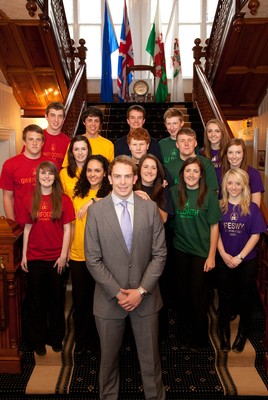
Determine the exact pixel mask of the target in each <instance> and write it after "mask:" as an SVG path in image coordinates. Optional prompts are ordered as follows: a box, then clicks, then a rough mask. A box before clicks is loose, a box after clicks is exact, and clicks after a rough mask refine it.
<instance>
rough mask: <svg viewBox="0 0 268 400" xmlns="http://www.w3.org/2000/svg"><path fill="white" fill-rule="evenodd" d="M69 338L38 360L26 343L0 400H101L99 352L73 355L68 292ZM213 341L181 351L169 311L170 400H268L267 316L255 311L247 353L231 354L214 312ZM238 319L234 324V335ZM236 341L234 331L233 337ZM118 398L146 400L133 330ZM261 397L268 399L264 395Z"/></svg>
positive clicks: (165, 363) (0, 378)
mask: <svg viewBox="0 0 268 400" xmlns="http://www.w3.org/2000/svg"><path fill="white" fill-rule="evenodd" d="M67 297H68V298H67V305H66V309H67V311H66V318H67V319H66V320H67V334H66V337H65V341H64V351H63V352H62V354H59V353H54V352H53V351H52V349H51V348H50V347H49V346H47V355H46V356H45V357H38V356H36V355H35V354H34V353H33V352H32V351H30V350H29V349H27V347H26V346H25V345H22V349H21V350H22V352H23V355H24V357H23V368H22V373H21V374H1V375H0V398H1V399H12V400H17V399H18V400H19V399H34V400H39V399H40V400H41V399H46V400H49V399H69V400H70V399H81V400H82V399H92V400H94V399H98V365H99V357H100V353H99V351H98V350H97V349H96V351H95V352H94V351H93V352H92V354H90V355H87V356H86V355H83V356H76V355H75V356H74V354H73V348H74V342H73V320H72V316H71V311H70V309H71V300H70V288H69V295H68V296H67ZM209 320H210V343H209V344H208V345H207V346H206V347H204V348H203V349H202V351H199V352H197V353H192V352H187V351H181V350H180V349H179V342H178V339H177V337H178V335H179V323H178V320H177V317H176V314H175V313H173V312H172V311H170V312H169V323H168V337H167V339H166V340H165V341H163V342H162V343H161V344H160V353H161V360H162V369H163V380H164V384H165V388H166V393H167V399H168V400H180V399H185V400H209V399H213V400H214V399H231V400H233V399H239V400H251V399H252V400H253V399H254V400H255V399H260V396H265V397H266V398H268V397H267V396H268V378H267V377H266V376H265V371H264V369H263V367H262V357H263V355H264V349H263V346H262V342H261V339H262V335H263V331H264V318H263V315H262V313H261V311H260V310H259V308H257V307H256V309H255V311H254V314H253V329H252V333H251V336H250V338H249V339H250V340H249V341H247V344H246V348H245V350H244V352H243V353H241V354H235V353H233V352H230V353H229V354H228V355H226V354H223V352H221V351H220V350H219V342H218V338H217V335H216V329H217V315H216V312H215V309H214V307H213V306H211V308H210V313H209ZM236 327H237V320H235V321H233V322H232V331H236ZM232 335H233V337H232V340H233V339H234V333H233V334H232ZM120 362H121V391H120V397H119V399H120V400H141V399H143V398H144V397H143V392H142V383H141V377H140V372H139V363H138V359H137V356H136V351H135V343H134V339H133V337H132V334H131V331H130V330H129V329H127V330H126V335H125V339H124V343H123V346H122V350H121V359H120ZM261 398H262V399H263V398H264V397H261Z"/></svg>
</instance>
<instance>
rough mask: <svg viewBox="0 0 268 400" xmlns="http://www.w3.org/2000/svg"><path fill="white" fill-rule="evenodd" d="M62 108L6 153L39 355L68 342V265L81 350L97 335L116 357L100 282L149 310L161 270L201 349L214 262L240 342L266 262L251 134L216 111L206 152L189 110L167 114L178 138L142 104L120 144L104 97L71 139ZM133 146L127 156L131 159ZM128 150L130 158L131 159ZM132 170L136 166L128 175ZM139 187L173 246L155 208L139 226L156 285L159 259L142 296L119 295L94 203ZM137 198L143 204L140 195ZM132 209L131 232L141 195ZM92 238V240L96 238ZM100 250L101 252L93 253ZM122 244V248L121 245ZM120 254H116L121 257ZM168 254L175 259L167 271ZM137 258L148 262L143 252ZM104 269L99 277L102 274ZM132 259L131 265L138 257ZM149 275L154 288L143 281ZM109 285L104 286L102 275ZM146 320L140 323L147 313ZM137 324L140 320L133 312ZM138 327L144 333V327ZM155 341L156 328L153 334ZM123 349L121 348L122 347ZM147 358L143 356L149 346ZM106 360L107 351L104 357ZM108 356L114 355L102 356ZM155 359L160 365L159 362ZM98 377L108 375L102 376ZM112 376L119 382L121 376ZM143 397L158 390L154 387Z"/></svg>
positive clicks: (226, 319)
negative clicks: (241, 135)
mask: <svg viewBox="0 0 268 400" xmlns="http://www.w3.org/2000/svg"><path fill="white" fill-rule="evenodd" d="M64 116H65V114H64V108H63V106H62V105H60V104H59V103H52V104H51V105H50V106H49V107H48V109H47V110H46V119H47V121H48V128H47V129H46V130H44V131H43V130H42V129H41V128H40V127H38V126H37V125H29V126H28V127H26V128H25V129H24V132H23V141H24V144H25V146H24V148H23V150H22V153H21V154H19V155H18V156H15V157H13V158H11V159H10V160H7V161H6V162H5V163H4V165H3V169H2V172H1V177H0V187H1V188H2V189H3V199H4V210H5V214H6V217H7V218H10V219H12V220H16V221H17V222H19V223H20V224H21V226H22V227H23V228H24V240H23V252H22V262H21V267H22V270H23V271H24V272H26V273H27V277H28V290H27V299H28V301H27V317H26V329H27V336H26V337H27V339H28V341H29V343H30V344H31V345H32V346H33V348H34V350H35V351H36V353H37V354H38V355H45V354H46V347H45V345H46V344H50V345H51V346H52V348H53V350H54V351H56V352H57V351H61V350H62V341H63V338H64V334H65V321H64V298H65V297H64V296H65V293H64V270H65V268H66V265H67V264H68V266H69V267H70V271H71V279H72V296H73V309H74V312H73V318H74V324H75V342H76V347H75V353H76V354H77V355H79V354H84V353H87V352H91V351H92V348H95V347H96V346H98V344H99V337H100V339H101V350H102V354H104V355H102V357H105V356H106V357H108V356H107V351H108V350H107V349H106V347H107V339H106V336H107V331H106V334H105V333H104V332H105V331H103V329H104V326H103V325H102V324H103V322H102V323H100V319H99V318H98V312H100V313H101V311H98V307H100V306H99V304H98V305H96V302H95V303H94V299H93V297H94V288H95V282H96V285H97V296H98V295H99V297H100V298H102V296H103V295H104V297H105V296H106V298H105V300H107V302H108V303H111V302H114V299H115V297H116V299H117V301H118V304H119V306H120V307H121V308H122V309H123V310H124V311H125V312H127V313H128V314H129V315H132V314H135V310H136V308H137V309H141V310H143V308H142V307H144V303H145V304H146V302H147V304H150V301H151V299H150V296H149V299H148V296H147V295H148V294H149V295H152V294H154V293H155V290H156V289H155V285H156V282H157V281H158V280H159V283H160V289H161V294H162V297H163V298H164V305H165V298H166V297H169V295H170V294H167V286H170V287H172V288H173V290H174V296H172V298H173V299H175V300H174V304H173V305H174V308H175V309H176V311H177V312H178V316H179V320H180V324H181V329H180V332H181V334H180V337H179V341H180V346H181V349H187V350H190V351H198V349H199V348H200V347H202V346H204V345H206V343H207V341H208V319H207V310H208V303H209V274H210V273H211V271H212V270H214V269H215V271H216V279H215V282H214V284H215V287H216V288H217V290H218V295H219V310H218V311H219V339H220V347H221V350H222V351H229V350H230V349H231V344H230V318H231V315H232V314H233V313H234V311H235V313H238V314H239V315H240V322H239V328H238V333H237V337H236V339H235V341H234V343H233V345H232V350H233V351H236V352H241V351H243V349H244V346H245V342H246V339H247V337H248V334H249V329H250V316H251V309H252V292H253V288H254V277H255V272H256V266H257V252H256V251H257V250H256V246H257V243H258V240H259V237H260V233H262V232H264V231H266V229H267V228H266V225H265V223H264V220H263V218H262V215H261V212H260V209H259V207H260V202H261V193H262V192H263V191H264V189H263V184H262V180H261V177H260V174H259V172H258V171H257V170H256V169H254V168H252V167H250V166H248V165H247V159H246V147H245V144H244V142H243V141H242V140H241V139H229V137H228V135H227V132H226V129H225V127H224V125H223V124H222V123H221V121H218V120H211V121H209V122H208V123H207V125H206V128H205V132H204V148H203V149H202V150H201V151H200V152H199V150H198V146H197V138H196V134H195V132H194V131H193V130H192V129H191V128H186V127H184V126H183V125H184V120H183V114H182V112H181V111H180V110H179V109H178V108H169V109H168V110H167V111H166V112H165V114H164V123H165V126H166V129H167V131H168V133H169V137H167V138H165V139H162V140H160V141H159V142H157V141H156V140H155V139H153V138H151V136H150V135H149V132H148V131H147V130H146V129H144V127H143V125H144V123H145V120H146V114H145V110H144V108H143V107H142V106H141V105H132V106H131V107H129V109H128V111H127V122H128V124H129V126H130V132H129V134H128V135H126V136H124V137H122V138H120V139H119V140H118V141H117V142H116V143H115V145H113V143H112V142H111V141H109V140H108V139H106V138H103V137H102V136H101V135H100V134H99V132H100V129H101V124H102V121H103V114H102V112H101V110H100V109H99V108H98V107H88V108H87V109H86V110H85V111H84V113H83V114H82V122H83V124H84V126H85V133H84V134H83V135H76V136H74V137H73V138H72V140H70V139H69V138H67V137H66V136H65V135H64V134H63V133H62V132H61V128H62V124H63V122H64ZM122 154H123V158H122ZM115 156H116V157H115ZM126 156H128V157H127V159H126V158H124V157H126ZM114 157H115V158H114ZM120 157H121V158H120ZM128 159H131V163H130V161H128ZM115 171H118V173H117V174H116V173H115ZM122 171H123V172H122ZM126 171H129V173H128V174H126ZM130 175H131V176H130ZM119 179H121V180H120V182H119V183H118V180H119ZM132 189H133V190H134V193H135V198H136V196H138V198H141V199H142V200H146V201H148V200H152V201H153V202H154V203H156V207H157V209H158V211H159V216H160V219H161V221H162V222H161V223H162V225H163V224H165V233H166V242H167V248H168V255H167V257H165V251H164V249H163V244H162V242H161V245H159V246H160V250H161V251H160V250H159V255H157V254H155V252H156V250H155V249H156V246H157V244H156V243H155V241H157V240H159V241H161V240H162V236H163V232H162V230H161V229H162V228H161V229H160V228H159V221H158V219H157V218H158V217H157V218H156V217H155V215H154V214H153V215H154V218H153V220H150V219H149V220H148V221H151V222H150V224H149V226H148V227H144V226H143V225H144V224H143V225H141V226H142V230H141V231H140V235H141V236H142V232H144V233H145V230H146V229H147V230H148V233H147V236H148V237H146V239H144V243H145V242H146V240H151V241H150V242H149V243H151V245H150V246H151V247H150V246H149V247H150V248H149V250H148V251H149V252H150V251H151V252H152V254H151V255H150V253H148V251H147V252H146V256H145V259H146V260H147V258H148V257H149V258H148V260H149V259H150V257H151V259H154V257H155V258H157V257H159V259H160V258H161V262H160V261H159V263H158V264H156V265H157V266H158V269H155V271H154V273H153V274H152V276H153V275H154V274H155V276H154V287H152V288H151V287H150V283H149V279H148V283H147V281H146V274H148V276H149V272H148V271H149V270H150V268H152V266H151V263H152V262H153V261H152V260H151V261H150V262H149V261H148V263H149V264H148V265H149V266H150V268H149V267H148V270H147V269H145V270H144V271H143V273H144V276H143V278H142V279H141V278H139V279H140V280H139V281H135V282H136V283H135V284H134V287H135V285H136V289H137V290H136V292H135V295H134V294H133V292H131V291H130V290H129V289H126V288H125V289H120V293H121V294H118V295H117V296H115V297H114V296H111V293H106V294H104V288H103V287H102V286H101V287H100V288H99V287H98V285H100V281H99V280H100V279H103V280H104V282H105V284H106V285H107V287H108V288H109V290H110V286H109V285H112V283H113V278H114V277H113V276H111V272H110V271H108V270H107V269H106V266H105V265H103V264H102V262H104V261H102V260H103V258H105V249H103V248H102V246H107V248H109V243H107V244H106V245H105V244H103V242H102V238H97V237H96V235H97V233H96V232H97V228H98V229H99V230H100V231H101V230H102V229H104V234H103V235H105V233H106V231H105V229H106V228H107V229H108V226H107V227H106V228H105V223H107V221H106V222H105V223H102V222H100V221H99V222H98V221H97V222H96V221H95V224H96V226H95V225H94V210H95V208H94V204H95V203H99V202H100V203H102V202H103V203H102V204H106V205H107V209H104V208H103V207H104V206H101V205H100V206H99V207H96V216H97V215H98V212H101V211H102V212H103V213H104V214H105V213H106V211H107V212H108V211H109V208H108V201H106V202H104V201H103V198H107V199H108V198H109V199H110V198H111V196H114V197H115V198H114V197H112V198H113V201H114V204H115V209H116V213H117V216H118V217H119V215H120V216H121V209H120V208H119V211H117V204H118V203H117V201H118V199H117V198H121V199H123V198H124V197H126V196H125V195H124V191H125V192H126V193H127V195H128V196H130V197H131V199H132ZM116 199H117V200H116ZM131 201H133V200H131ZM135 201H136V202H137V200H135ZM150 203H151V201H150V202H148V204H150ZM134 204H136V203H135V202H134ZM138 204H142V203H138ZM92 206H93V207H92ZM139 207H140V208H141V209H142V208H144V207H143V206H142V205H140V206H139ZM148 207H149V206H148ZM130 208H131V209H132V206H130ZM90 210H92V212H91V211H90ZM143 211H144V213H145V212H146V213H147V214H144V216H145V217H144V222H145V221H146V220H147V217H148V215H151V214H150V213H151V212H153V211H152V210H149V208H148V210H147V209H146V210H143ZM133 212H134V211H133V209H132V214H131V215H132V216H131V221H132V224H134V225H133V232H134V228H135V223H136V222H135V221H134V222H133V218H134V217H135V215H136V213H137V215H138V211H136V205H135V213H134V217H133ZM96 218H97V217H96ZM150 218H151V217H150ZM99 220H101V217H99ZM91 221H92V226H91ZM152 221H153V223H152ZM98 223H99V226H98ZM109 223H110V221H108V225H109ZM140 223H141V221H140ZM103 224H104V225H103ZM111 224H112V222H111ZM151 225H152V226H151ZM154 225H155V226H157V229H156V227H155V226H154ZM94 229H95V230H94ZM150 229H152V233H151V232H150ZM143 230H144V231H143ZM114 231H115V229H114ZM155 231H157V234H158V236H156V233H155ZM85 232H87V233H86V242H85ZM118 240H119V239H118ZM93 243H94V246H95V247H92V246H93ZM98 246H100V248H98ZM96 248H98V251H99V253H96ZM85 249H86V251H85ZM142 251H143V249H142ZM142 251H141V253H142ZM114 252H115V253H116V252H117V249H116V248H114ZM87 253H88V254H87ZM115 253H114V256H112V258H114V257H115V258H116V257H117V256H116V254H115ZM160 253H161V257H160ZM163 255H164V256H163ZM136 256H137V257H138V255H136ZM163 257H164V259H166V260H167V261H166V266H165V271H164V273H163V268H162V263H163ZM138 259H139V258H138ZM109 262H110V261H107V263H109ZM139 262H140V263H142V262H141V259H139ZM111 263H112V261H111ZM95 264H96V265H95ZM91 266H96V268H91ZM113 267H114V266H113ZM113 267H111V268H113ZM215 267H216V268H215ZM97 268H99V273H101V275H100V276H101V278H100V277H99V275H98V273H97V272H96V271H98V269H97ZM127 268H128V271H131V268H133V265H132V264H130V265H128V266H127ZM146 268H147V267H146ZM117 269H118V267H117V268H116V267H115V272H114V273H115V275H116V274H117V273H119V275H120V271H117ZM134 270H135V268H133V271H134ZM160 270H161V273H159V271H160ZM100 271H101V272H100ZM145 271H147V272H145ZM156 271H157V273H156ZM167 271H168V277H166V272H167ZM90 272H91V273H90ZM129 273H130V272H129ZM150 273H151V271H150ZM121 274H123V272H122V271H121ZM161 274H162V277H160V275H161ZM164 276H165V279H163V277H164ZM93 277H94V278H93ZM118 279H119V278H118ZM141 280H144V282H145V285H148V287H146V286H145V287H144V286H143V285H141ZM119 281H120V279H119ZM101 284H102V285H104V283H103V282H101ZM113 285H114V286H113V289H115V288H116V287H117V286H118V284H117V285H115V283H113ZM104 287H105V285H104ZM129 287H130V288H132V286H129ZM107 290H108V289H107ZM137 293H138V295H137ZM95 296H96V294H95ZM137 296H138V297H137ZM155 296H156V298H157V299H158V301H157V302H156V303H155V304H154V308H153V310H154V312H156V311H157V312H158V311H159V308H160V302H159V298H158V295H155ZM137 298H138V300H137ZM152 298H154V297H153V296H152ZM102 300H103V299H102ZM141 302H142V303H141ZM100 304H103V302H102V303H100ZM141 304H142V306H141ZM234 304H235V309H234ZM93 307H94V314H95V319H94V317H93ZM150 307H151V306H150ZM142 313H143V311H141V315H143V316H144V314H142ZM138 314H139V312H138ZM145 315H147V314H146V313H145ZM111 318H116V317H113V316H111ZM118 318H119V317H118ZM124 318H125V315H124ZM130 318H131V321H132V317H130ZM106 319H107V318H106ZM108 319H109V318H108ZM95 321H96V322H97V328H96V324H95ZM138 321H139V324H141V320H140V318H139V319H138ZM132 323H133V324H135V323H136V322H135V318H134V319H133V321H132ZM146 323H148V322H146ZM150 323H151V324H153V325H152V326H154V327H155V326H156V325H155V319H154V320H152V318H151V319H150ZM160 325H161V320H160ZM105 326H106V325H105ZM134 326H135V325H134ZM107 327H108V325H107V326H106V329H107ZM132 327H133V326H132ZM112 328H114V326H112ZM112 328H111V327H110V329H112ZM147 328H148V326H147ZM120 329H121V328H120ZM135 329H136V328H134V327H133V330H135ZM145 330H146V329H145ZM147 330H148V329H147ZM141 331H142V333H143V334H144V330H143V329H141ZM111 334H112V330H111ZM135 335H136V336H135V338H136V341H137V342H138V343H139V346H140V347H141V348H143V347H142V346H143V345H142V344H141V342H142V341H141V340H140V337H139V335H140V332H139V329H137V332H135ZM152 335H154V339H152V340H153V350H152V353H153V357H156V358H155V360H156V359H157V360H158V361H157V362H159V355H158V354H157V350H156V348H155V346H156V345H155V334H152ZM146 337H147V336H146ZM112 340H115V338H114V337H113V338H112ZM148 340H149V339H148V337H147V339H146V340H145V343H148ZM118 343H119V344H120V341H119V342H118ZM118 343H117V346H118ZM111 346H112V345H111ZM115 349H117V350H118V348H117V347H116V346H115ZM111 351H112V350H111V349H109V352H108V354H109V357H110V358H111V357H112V359H113V362H114V363H115V362H116V361H115V360H116V359H117V354H116V350H114V353H113V354H112V356H111ZM139 351H140V348H138V352H139ZM144 353H145V350H144ZM109 357H108V358H109ZM144 357H145V356H144ZM148 357H152V355H148ZM139 359H140V363H141V364H142V362H143V361H142V355H141V353H139ZM150 360H151V359H150ZM147 361H148V359H147ZM151 361H152V360H151ZM145 362H146V361H145ZM103 363H104V358H102V361H101V365H102V364H103ZM105 363H111V361H107V359H105ZM154 363H155V365H156V364H157V363H156V361H154ZM109 365H110V368H115V367H114V365H115V364H113V365H112V367H111V364H109ZM106 367H107V365H106V364H105V368H106ZM141 368H142V374H143V379H144V380H145V381H146V379H147V378H145V377H144V371H143V367H141ZM145 369H146V367H145ZM116 370H117V369H116ZM156 370H157V374H158V375H157V376H158V378H157V382H158V383H157V392H158V394H157V395H156V397H154V398H157V399H164V398H165V396H164V392H163V388H162V386H161V384H160V378H159V374H161V371H160V369H159V366H157V367H155V368H154V367H153V371H154V373H156ZM103 371H104V370H103ZM103 371H102V374H103V373H104V372H103ZM113 373H114V372H113ZM151 373H152V371H150V374H151ZM145 375H146V374H145ZM100 379H104V377H103V375H101V376H100ZM107 379H108V380H109V379H110V381H109V382H110V383H108V386H109V385H113V383H111V378H109V377H108V378H107ZM113 379H114V380H116V381H117V376H114V378H113ZM106 383H107V382H106ZM102 385H103V383H102ZM148 385H150V384H148ZM103 390H104V389H103ZM107 390H108V389H107ZM145 395H146V393H145ZM146 398H150V397H149V395H148V396H147V395H146Z"/></svg>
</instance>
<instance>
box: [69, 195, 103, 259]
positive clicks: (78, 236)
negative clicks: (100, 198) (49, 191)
mask: <svg viewBox="0 0 268 400" xmlns="http://www.w3.org/2000/svg"><path fill="white" fill-rule="evenodd" d="M97 192H98V190H90V191H89V192H88V195H87V196H86V197H84V198H83V199H82V198H81V197H75V198H74V199H73V205H74V211H75V214H77V212H78V211H79V210H80V208H81V207H82V206H83V205H84V204H85V203H87V202H88V201H89V200H90V199H92V198H93V197H96V195H97ZM86 220H87V214H85V216H84V218H83V219H82V220H79V219H77V218H76V219H75V220H74V221H73V222H72V223H73V228H74V235H73V241H72V245H71V252H70V259H71V260H74V261H85V251H84V233H85V226H86Z"/></svg>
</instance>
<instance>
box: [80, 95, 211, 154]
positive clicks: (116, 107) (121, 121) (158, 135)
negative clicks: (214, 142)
mask: <svg viewBox="0 0 268 400" xmlns="http://www.w3.org/2000/svg"><path fill="white" fill-rule="evenodd" d="M133 104H135V103H123V104H122V103H112V104H111V103H109V104H95V105H96V106H97V107H99V108H101V109H102V111H103V114H104V120H103V124H102V131H101V134H102V136H104V137H106V138H107V139H109V140H111V141H112V142H116V140H117V139H119V138H120V137H122V136H124V135H127V134H128V132H129V125H128V124H127V120H126V114H127V109H128V108H129V107H130V105H133ZM137 104H139V105H142V106H143V107H144V108H145V111H146V120H145V124H144V128H145V129H147V130H148V131H149V133H150V135H151V136H152V137H153V138H154V139H156V140H161V139H163V138H165V137H167V136H168V135H169V133H168V132H167V130H166V127H165V125H164V120H163V115H164V113H165V111H166V110H167V109H168V108H170V107H176V108H179V109H180V110H181V111H182V112H183V114H184V120H185V126H187V127H190V128H192V129H193V130H194V131H195V132H196V135H197V140H198V145H199V147H202V145H203V134H204V126H203V124H202V121H201V119H200V116H199V113H198V110H197V109H196V108H194V107H193V103H191V102H184V103H137ZM88 105H89V104H88ZM90 105H92V104H90ZM84 131H85V129H84V126H83V125H82V124H80V126H79V128H78V132H77V133H80V134H81V133H84Z"/></svg>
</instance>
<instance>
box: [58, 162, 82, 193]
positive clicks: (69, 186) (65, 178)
mask: <svg viewBox="0 0 268 400" xmlns="http://www.w3.org/2000/svg"><path fill="white" fill-rule="evenodd" d="M81 171H82V168H77V171H76V176H75V177H74V178H71V177H70V176H69V175H68V172H67V168H62V169H61V170H60V180H61V183H62V186H63V190H64V193H66V194H67V195H68V196H69V197H70V199H71V200H73V194H74V187H75V184H76V182H77V181H78V178H79V176H80V174H81Z"/></svg>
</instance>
